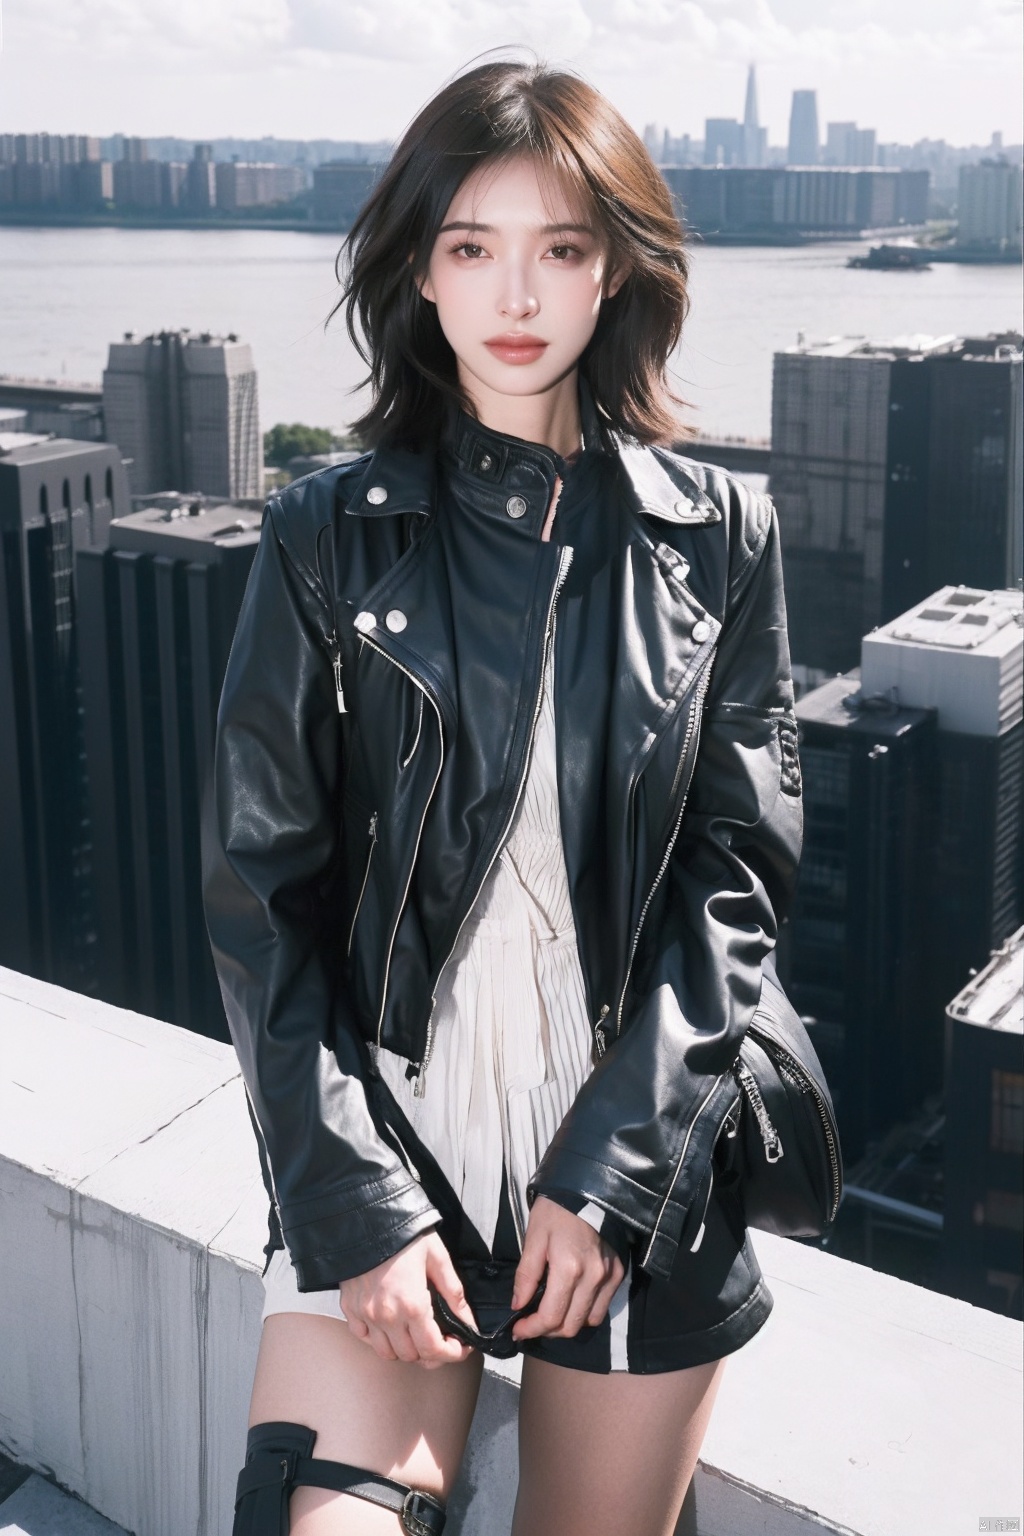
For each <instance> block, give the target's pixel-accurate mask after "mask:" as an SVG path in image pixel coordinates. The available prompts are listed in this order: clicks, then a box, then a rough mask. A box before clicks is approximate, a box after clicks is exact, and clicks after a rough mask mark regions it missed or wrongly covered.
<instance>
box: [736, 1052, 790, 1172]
mask: <svg viewBox="0 0 1024 1536" xmlns="http://www.w3.org/2000/svg"><path fill="white" fill-rule="evenodd" d="M733 1073H734V1075H735V1077H736V1081H737V1083H738V1084H739V1085H740V1087H741V1088H742V1089H743V1091H744V1093H745V1094H746V1095H747V1098H748V1099H749V1100H750V1107H751V1109H752V1110H753V1111H754V1118H755V1119H756V1121H757V1128H758V1130H759V1131H760V1132H761V1140H762V1141H763V1142H764V1155H765V1158H766V1160H767V1161H768V1162H769V1163H777V1162H778V1160H779V1158H780V1157H781V1156H782V1155H783V1146H782V1137H781V1136H780V1135H779V1133H778V1131H777V1130H776V1129H775V1127H774V1125H773V1124H772V1121H771V1116H770V1115H769V1113H768V1109H767V1107H766V1105H765V1102H764V1099H763V1098H762V1097H761V1090H760V1088H759V1087H758V1083H757V1078H756V1077H755V1076H754V1074H753V1072H751V1070H750V1068H749V1067H748V1066H747V1064H746V1062H744V1061H740V1060H738V1059H737V1061H736V1062H735V1064H734V1066H733Z"/></svg>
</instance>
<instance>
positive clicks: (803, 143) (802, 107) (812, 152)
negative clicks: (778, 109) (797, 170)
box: [786, 91, 821, 165]
mask: <svg viewBox="0 0 1024 1536" xmlns="http://www.w3.org/2000/svg"><path fill="white" fill-rule="evenodd" d="M820 158H821V139H820V136H819V133H818V93H817V91H794V92H793V104H792V107H791V108H790V113H789V148H788V151H787V155H786V163H787V165H817V164H818V161H819V160H820Z"/></svg>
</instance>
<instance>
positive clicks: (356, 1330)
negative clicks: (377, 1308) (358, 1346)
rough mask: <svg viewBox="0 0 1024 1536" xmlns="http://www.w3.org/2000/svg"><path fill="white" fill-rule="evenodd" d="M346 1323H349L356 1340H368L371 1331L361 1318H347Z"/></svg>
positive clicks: (350, 1330)
mask: <svg viewBox="0 0 1024 1536" xmlns="http://www.w3.org/2000/svg"><path fill="white" fill-rule="evenodd" d="M346 1322H347V1323H348V1328H349V1332H350V1333H351V1335H352V1337H353V1338H354V1339H366V1337H367V1336H368V1334H369V1332H370V1329H369V1327H368V1325H367V1324H366V1323H364V1322H363V1320H362V1318H361V1317H349V1318H346Z"/></svg>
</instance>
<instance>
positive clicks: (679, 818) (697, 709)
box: [615, 662, 709, 1036]
mask: <svg viewBox="0 0 1024 1536" xmlns="http://www.w3.org/2000/svg"><path fill="white" fill-rule="evenodd" d="M708 680H709V669H708V663H707V662H705V663H704V665H703V668H702V670H701V673H700V676H699V678H698V681H697V685H696V688H695V691H694V695H693V702H692V704H691V705H690V715H689V719H688V720H687V722H686V734H685V736H684V737H683V748H682V751H681V752H680V754H679V764H680V766H679V767H678V768H677V769H676V776H675V780H674V783H673V792H674V791H675V789H677V788H678V785H679V779H680V775H681V773H682V765H683V763H685V762H686V759H687V757H688V755H689V751H690V743H691V740H692V739H693V738H694V737H696V740H695V742H694V746H695V748H696V744H697V743H699V741H700V720H701V714H702V711H703V706H704V695H705V693H706V692H707V687H708ZM691 778H692V775H691ZM689 795H690V786H689V784H688V785H687V786H686V793H685V794H684V795H683V798H682V800H681V802H680V805H679V811H678V813H677V815H676V821H675V826H674V827H673V828H672V834H671V836H670V837H669V840H668V843H667V844H666V847H665V852H664V854H663V855H662V859H661V863H660V864H659V866H658V872H657V874H656V875H655V877H654V882H653V884H652V885H651V888H650V890H649V891H648V892H647V899H646V901H645V902H644V904H643V906H642V908H641V909H640V917H639V920H638V922H637V925H636V932H635V933H634V934H633V942H632V944H631V945H630V949H629V961H628V964H627V965H626V977H625V980H624V981H623V983H622V991H621V992H620V994H619V1006H618V1009H617V1011H616V1015H615V1032H616V1036H618V1035H620V1034H621V1033H622V1010H623V1007H624V1005H625V1002H626V989H627V988H628V986H629V978H630V976H631V975H632V974H633V961H634V959H635V957H636V950H637V945H638V944H639V942H640V931H641V929H642V928H643V926H644V919H645V918H646V916H647V910H648V908H649V907H650V905H651V902H652V901H653V900H654V894H655V892H656V891H657V889H658V886H659V885H660V884H661V881H662V876H663V875H664V873H665V871H666V869H667V868H668V861H669V859H670V858H671V857H672V849H673V848H674V847H675V844H676V838H677V837H678V836H679V829H680V827H681V826H682V824H683V812H684V811H685V810H686V802H687V800H688V799H689ZM670 799H671V796H670Z"/></svg>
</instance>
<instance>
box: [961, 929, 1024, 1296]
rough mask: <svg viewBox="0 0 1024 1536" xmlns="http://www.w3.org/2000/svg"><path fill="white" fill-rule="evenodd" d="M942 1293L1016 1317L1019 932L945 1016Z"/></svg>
mask: <svg viewBox="0 0 1024 1536" xmlns="http://www.w3.org/2000/svg"><path fill="white" fill-rule="evenodd" d="M945 1096H946V1149H945V1150H946V1156H945V1220H944V1224H943V1234H942V1237H943V1249H944V1260H945V1277H944V1278H945V1283H946V1288H947V1289H948V1290H949V1291H950V1293H951V1294H952V1295H954V1296H960V1297H961V1298H962V1299H963V1300H964V1301H969V1302H971V1303H972V1304H973V1305H974V1306H977V1307H988V1308H989V1309H990V1310H991V1311H994V1312H1004V1313H1006V1314H1007V1315H1008V1316H1010V1317H1020V1316H1021V1315H1022V1298H1021V1280H1022V1275H1021V1270H1022V1264H1021V1233H1022V1232H1024V1181H1022V1170H1024V1161H1022V1159H1024V928H1018V929H1017V931H1016V933H1014V934H1012V935H1011V936H1010V937H1009V938H1007V940H1006V942H1005V943H1004V944H1002V945H1000V947H999V948H998V949H997V950H996V952H995V953H994V954H993V956H992V958H991V959H990V960H989V962H988V964H987V965H985V966H984V967H983V968H982V969H981V970H980V971H979V972H978V974H977V975H976V976H974V977H973V978H972V979H971V980H970V981H969V982H968V983H967V985H966V986H965V987H964V988H963V989H962V990H961V991H960V992H959V993H958V994H957V995H956V997H955V998H954V999H953V1001H952V1002H951V1003H950V1004H949V1007H948V1008H947V1009H946V1095H945Z"/></svg>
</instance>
